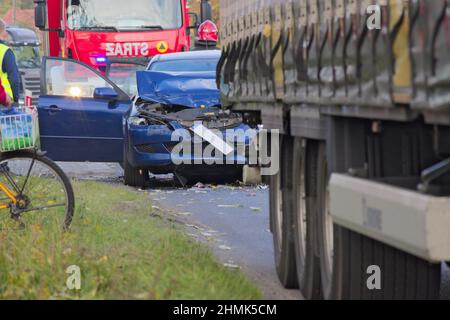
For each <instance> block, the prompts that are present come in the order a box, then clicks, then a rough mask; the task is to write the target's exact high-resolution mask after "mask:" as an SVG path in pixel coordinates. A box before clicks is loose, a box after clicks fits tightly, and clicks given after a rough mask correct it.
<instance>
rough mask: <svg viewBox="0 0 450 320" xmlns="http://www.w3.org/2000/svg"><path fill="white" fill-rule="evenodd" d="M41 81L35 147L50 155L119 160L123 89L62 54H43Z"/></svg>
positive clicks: (126, 107) (125, 105)
mask: <svg viewBox="0 0 450 320" xmlns="http://www.w3.org/2000/svg"><path fill="white" fill-rule="evenodd" d="M41 82H42V85H41V86H42V88H41V90H42V95H41V96H40V97H39V103H38V111H39V126H40V133H41V148H42V150H44V151H47V155H48V156H49V157H50V158H52V159H53V160H56V161H91V162H121V161H122V156H123V142H124V136H123V119H124V115H125V114H126V112H127V111H128V110H129V109H130V107H131V101H130V98H129V97H128V95H127V94H125V93H124V92H123V91H122V90H120V89H119V88H118V87H117V86H116V85H114V83H112V82H111V81H110V80H108V79H106V78H105V77H103V76H102V75H101V74H100V73H98V72H97V71H95V70H93V69H92V68H90V67H89V66H87V65H85V64H83V63H81V62H78V61H74V60H67V59H62V58H49V57H47V58H44V60H43V64H42V76H41Z"/></svg>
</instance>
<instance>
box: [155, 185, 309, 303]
mask: <svg viewBox="0 0 450 320" xmlns="http://www.w3.org/2000/svg"><path fill="white" fill-rule="evenodd" d="M150 197H151V199H152V200H153V202H154V203H155V205H156V206H158V208H159V207H160V208H161V209H162V211H165V210H169V211H170V212H173V213H174V214H175V215H176V216H178V217H179V219H181V220H182V221H183V222H184V224H185V225H186V228H187V232H188V234H189V235H190V236H192V237H194V238H195V239H197V240H200V241H202V242H205V243H207V244H208V245H209V246H210V247H211V248H212V250H213V252H214V253H215V255H216V256H217V257H218V258H219V259H220V261H221V262H222V263H224V264H225V265H227V266H229V267H231V268H240V269H241V270H242V271H243V272H244V273H246V274H247V275H248V276H249V277H250V278H251V279H252V280H253V281H255V283H256V284H257V285H258V286H259V287H260V288H261V289H262V291H263V294H264V298H265V299H275V300H277V299H286V300H287V299H301V298H302V297H301V295H300V293H299V291H298V290H286V289H284V288H282V286H281V285H280V283H279V281H278V279H277V275H276V272H275V268H274V261H273V245H272V235H271V233H270V231H269V211H268V190H267V188H266V187H264V186H261V187H258V188H256V187H255V188H250V187H233V186H219V187H205V188H191V189H173V188H162V189H153V190H152V191H151V192H150ZM231 298H232V297H231Z"/></svg>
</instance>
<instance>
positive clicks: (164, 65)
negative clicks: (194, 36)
mask: <svg viewBox="0 0 450 320" xmlns="http://www.w3.org/2000/svg"><path fill="white" fill-rule="evenodd" d="M217 63H218V60H217V59H202V60H200V59H196V60H172V61H157V62H155V63H153V64H151V65H150V70H151V71H163V72H205V71H216V68H217Z"/></svg>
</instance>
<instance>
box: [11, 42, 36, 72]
mask: <svg viewBox="0 0 450 320" xmlns="http://www.w3.org/2000/svg"><path fill="white" fill-rule="evenodd" d="M12 49H13V51H14V54H15V56H16V60H17V66H18V67H19V68H20V69H33V68H39V67H40V66H41V57H40V53H39V48H38V47H31V46H13V47H12Z"/></svg>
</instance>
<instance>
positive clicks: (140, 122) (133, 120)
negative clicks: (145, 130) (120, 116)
mask: <svg viewBox="0 0 450 320" xmlns="http://www.w3.org/2000/svg"><path fill="white" fill-rule="evenodd" d="M128 123H129V124H130V125H133V126H147V125H148V123H147V120H145V119H144V118H139V117H129V118H128Z"/></svg>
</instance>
